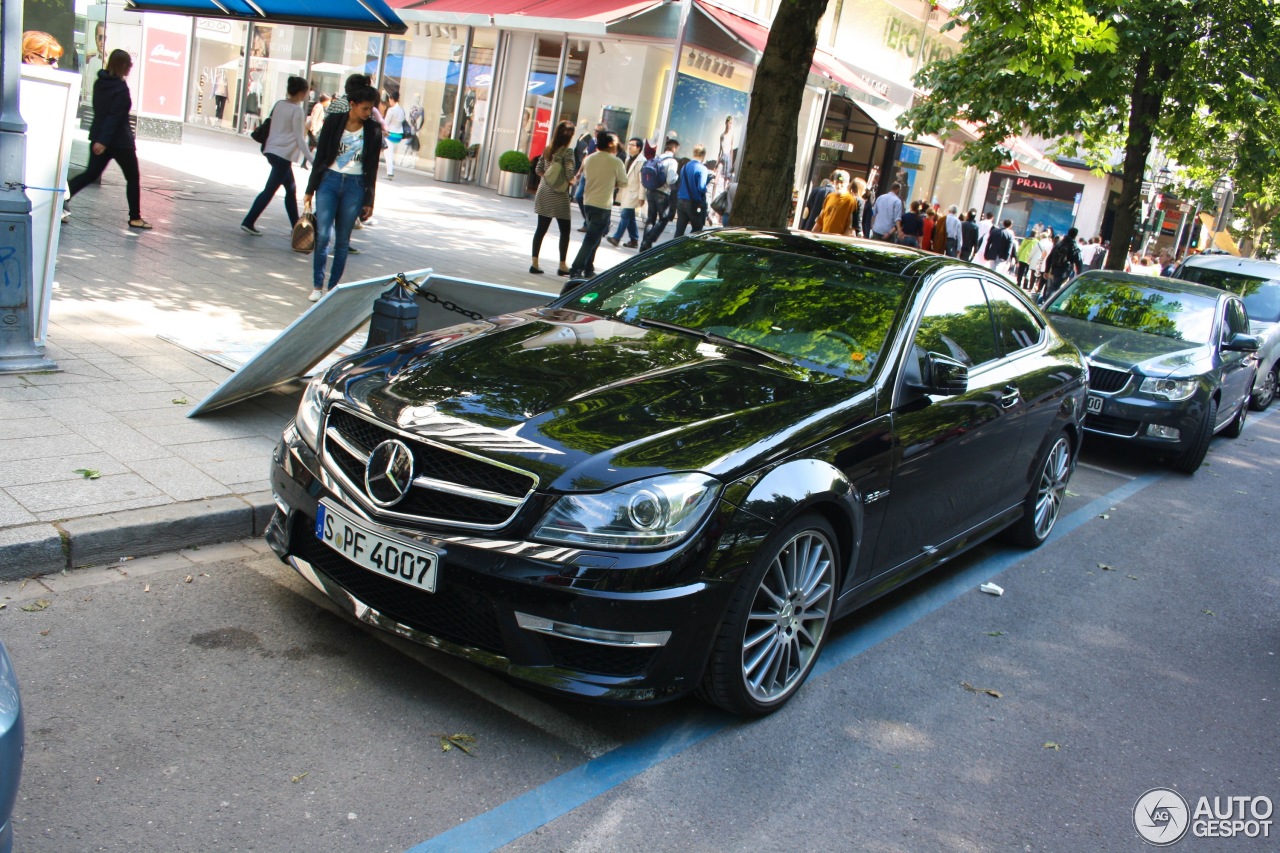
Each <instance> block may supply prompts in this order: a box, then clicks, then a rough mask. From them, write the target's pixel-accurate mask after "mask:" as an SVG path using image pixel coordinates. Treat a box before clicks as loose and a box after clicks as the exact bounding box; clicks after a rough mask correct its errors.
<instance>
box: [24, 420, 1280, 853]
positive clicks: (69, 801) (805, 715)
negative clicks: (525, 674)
mask: <svg viewBox="0 0 1280 853" xmlns="http://www.w3.org/2000/svg"><path fill="white" fill-rule="evenodd" d="M1278 450H1280V417H1268V418H1257V419H1254V420H1252V421H1251V423H1250V426H1249V429H1248V430H1247V431H1246V433H1245V436H1244V437H1243V438H1241V439H1238V440H1236V441H1230V440H1226V439H1221V438H1220V439H1217V440H1215V442H1214V445H1213V449H1212V452H1211V455H1210V457H1209V463H1208V464H1207V466H1206V467H1205V468H1203V469H1202V470H1201V471H1200V472H1199V473H1198V474H1196V475H1195V476H1194V477H1185V476H1181V475H1177V474H1171V473H1166V472H1165V470H1164V469H1162V468H1161V467H1160V466H1158V465H1155V464H1152V462H1151V461H1150V460H1146V459H1142V458H1137V457H1134V456H1133V455H1132V454H1130V453H1128V452H1126V451H1125V450H1123V449H1116V448H1107V447H1103V446H1101V445H1100V444H1099V443H1098V442H1094V443H1092V446H1091V447H1089V448H1087V449H1086V453H1085V455H1084V458H1083V463H1082V465H1081V467H1080V468H1079V470H1078V471H1077V474H1076V477H1075V479H1074V481H1073V483H1072V486H1071V492H1072V494H1071V496H1070V500H1069V503H1068V506H1067V511H1068V513H1070V514H1069V515H1068V516H1066V517H1064V519H1063V521H1062V522H1060V524H1059V527H1060V530H1059V531H1058V532H1056V533H1055V537H1056V538H1055V539H1054V540H1052V541H1051V542H1049V543H1048V544H1047V545H1045V546H1044V547H1042V548H1041V549H1039V550H1037V551H1034V552H1023V551H1013V550H1009V549H1007V548H1005V547H1004V546H1001V545H992V546H989V547H985V548H982V549H980V550H979V551H977V552H975V553H973V554H971V555H967V556H966V557H964V558H962V559H960V560H957V561H955V562H954V563H953V564H952V565H950V566H947V567H944V568H943V569H940V570H938V571H936V572H934V573H933V574H932V575H931V576H930V577H928V578H926V579H923V580H922V581H921V582H917V583H915V584H912V585H911V586H909V587H908V588H907V589H905V590H902V591H899V592H898V593H895V594H894V595H892V596H890V597H889V598H887V599H885V600H883V601H881V602H879V603H877V604H876V605H873V606H872V607H871V608H868V609H866V610H864V611H862V612H861V613H860V614H857V615H855V616H854V617H851V618H850V619H847V620H845V621H844V622H843V623H841V625H840V626H838V628H837V631H836V633H835V635H834V636H833V638H832V642H831V644H830V645H829V646H828V648H827V649H826V651H825V652H824V658H823V661H822V662H821V664H820V665H821V670H820V671H818V672H817V673H815V676H814V677H813V678H812V679H811V680H810V682H809V683H808V684H807V685H806V686H805V688H804V690H803V691H802V692H801V694H800V695H799V696H798V697H797V698H796V700H795V701H793V702H792V703H791V704H790V705H789V706H788V707H787V708H786V709H784V710H783V711H782V712H779V713H777V714H775V715H773V716H772V717H769V718H767V719H764V720H761V721H757V722H751V723H744V722H741V721H737V720H734V719H731V718H728V717H726V716H724V715H721V714H719V713H718V712H713V711H711V710H709V709H707V708H706V707H704V706H703V705H701V704H700V703H699V702H697V701H696V700H692V699H690V700H685V701H679V702H675V703H672V704H669V705H664V706H660V707H656V708H648V709H618V708H607V707H599V706H591V705H583V704H578V703H576V702H571V701H566V700H560V699H557V698H552V697H547V696H544V695H541V694H538V693H535V692H532V691H528V690H525V689H523V688H521V687H518V686H515V685H512V684H510V683H508V682H506V681H504V680H502V679H499V678H495V677H493V676H490V675H488V674H486V673H484V672H481V671H480V670H478V669H476V668H474V667H471V666H469V665H466V664H462V663H459V662H456V661H453V660H452V659H448V658H445V657H443V656H441V655H438V654H436V653H434V652H430V651H426V650H420V649H415V648H411V647H409V646H407V645H404V644H401V643H399V642H398V641H394V640H389V639H387V638H384V637H380V636H376V635H374V634H372V633H370V632H369V631H367V630H365V629H364V628H362V627H359V626H355V625H353V624H351V623H349V622H348V621H346V620H344V619H343V618H340V617H338V616H336V615H334V614H333V613H331V612H330V611H329V610H327V609H326V608H325V606H324V605H323V604H322V603H321V600H320V599H319V598H318V596H316V595H313V594H312V593H311V592H310V588H309V587H308V586H307V585H306V584H305V583H304V582H303V581H301V580H300V579H299V578H297V576H296V575H294V573H293V572H292V571H291V570H289V569H288V568H287V567H285V566H283V565H282V564H280V563H279V562H278V561H276V560H275V558H274V557H273V556H271V555H270V554H264V553H260V552H255V551H254V550H252V549H253V548H261V547H262V546H261V545H260V543H247V544H239V545H234V546H227V547H222V548H217V549H205V550H204V551H200V552H195V551H193V552H189V553H183V554H173V555H166V556H164V557H159V558H151V559H147V560H137V561H132V562H129V563H124V564H121V565H120V566H119V567H111V568H106V569H94V570H83V571H79V572H75V573H72V574H69V575H65V576H62V577H54V578H52V579H50V580H49V583H48V587H51V589H50V588H46V586H44V585H40V584H38V583H36V582H27V583H26V584H25V586H23V585H20V584H3V585H0V603H3V604H5V605H6V606H5V607H4V608H3V609H0V636H3V638H4V641H5V643H6V644H7V645H8V647H9V650H10V652H11V654H12V656H13V658H14V662H15V665H16V667H17V670H18V674H19V677H20V679H21V682H22V690H23V698H24V700H25V705H26V713H27V726H28V746H27V758H26V765H25V769H24V774H23V782H22V788H21V792H20V798H19V802H18V805H17V809H16V814H15V837H16V849H17V850H19V851H22V853H35V852H36V851H58V853H63V851H79V850H111V851H208V850H218V851H238V850H260V851H292V850H307V851H317V850H324V851H347V850H351V851H376V850H389V851H403V850H410V849H414V850H422V851H427V850H458V851H469V850H490V849H508V850H518V851H597V850H608V851H666V850H671V851H676V850H680V851H685V850H695V851H702V850H706V851H737V850H742V851H757V850H764V849H794V850H859V851H886V852H887V851H903V853H907V852H908V851H910V853H917V851H935V850H936V851H986V850H990V851H1010V850H1022V851H1067V853H1076V851H1110V850H1140V849H1145V848H1146V845H1144V843H1143V842H1142V840H1141V839H1140V838H1139V836H1138V833H1137V832H1136V830H1135V828H1134V825H1133V810H1134V806H1135V802H1136V801H1137V800H1138V798H1139V797H1140V796H1141V795H1142V794H1143V793H1144V792H1146V791H1148V790H1149V789H1151V788H1155V787H1168V788H1172V789H1174V790H1176V791H1178V792H1180V793H1181V794H1182V795H1183V796H1184V797H1185V798H1186V799H1187V801H1188V802H1189V803H1190V806H1191V808H1192V809H1194V808H1195V806H1196V803H1197V801H1198V798H1199V797H1201V796H1207V797H1209V798H1210V802H1212V798H1213V797H1219V798H1226V797H1230V796H1245V797H1256V796H1267V797H1269V798H1270V799H1271V800H1272V801H1276V800H1280V759H1278V758H1277V756H1278V755H1280V725H1277V723H1278V722H1280V721H1278V720H1277V706H1278V705H1280V691H1278V690H1277V680H1278V675H1280V658H1278V657H1277V655H1278V654H1280V623H1278V621H1277V614H1278V612H1280V608H1278V607H1277V604H1278V603H1280V578H1278V577H1277V572H1276V565H1277V559H1276V551H1277V544H1280V534H1277V531H1276V518H1277V509H1276V507H1277V501H1276V497H1277V495H1276V492H1275V489H1276V487H1275V485H1274V477H1273V472H1274V460H1275V458H1276V455H1277V451H1278ZM989 578H993V579H994V580H995V582H996V583H998V584H1000V585H1001V586H1002V587H1004V590H1005V594H1004V595H1003V596H1001V597H993V596H990V595H985V594H982V593H980V592H979V591H978V589H977V587H978V585H979V584H980V583H981V582H983V581H985V580H987V579H989ZM41 601H43V602H48V604H47V606H45V607H44V609H39V610H30V611H29V610H26V609H24V608H25V607H32V606H39V605H38V603H39V602H41ZM995 694H999V695H998V696H997V695H995ZM459 735H463V736H466V737H455V738H454V741H453V743H457V744H460V745H461V746H466V747H467V748H469V749H470V750H471V753H470V754H468V753H466V752H464V751H463V749H461V747H460V746H453V745H452V744H451V743H450V741H449V740H448V738H449V737H451V736H459ZM442 738H443V740H442ZM467 738H474V740H469V739H467ZM446 744H448V745H450V746H451V748H450V749H448V750H447V751H446V750H444V749H443V748H442V746H443V745H446ZM1259 802H1261V801H1259ZM1274 820H1275V821H1276V823H1277V824H1278V826H1276V827H1272V828H1271V830H1272V831H1271V837H1270V838H1266V839H1263V838H1256V839H1249V838H1244V837H1237V838H1219V839H1203V838H1193V837H1190V836H1188V837H1187V838H1185V839H1183V840H1182V841H1180V842H1178V843H1177V844H1176V845H1175V846H1174V848H1173V849H1186V850H1223V851H1232V850H1250V851H1252V850H1274V849H1277V848H1280V842H1278V841H1277V840H1276V837H1277V834H1280V815H1277V816H1275V818H1274ZM445 833H448V834H445Z"/></svg>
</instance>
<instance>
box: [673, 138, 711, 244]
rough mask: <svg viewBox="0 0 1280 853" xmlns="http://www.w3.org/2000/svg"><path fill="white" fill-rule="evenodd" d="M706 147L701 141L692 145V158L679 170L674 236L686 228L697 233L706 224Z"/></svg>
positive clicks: (709, 179)
mask: <svg viewBox="0 0 1280 853" xmlns="http://www.w3.org/2000/svg"><path fill="white" fill-rule="evenodd" d="M706 159H707V148H706V146H705V145H703V144H702V143H701V142H699V143H698V144H697V145H695V146H693V159H692V160H690V161H689V162H688V163H686V164H685V166H684V168H683V169H682V170H681V171H680V188H679V189H678V190H677V191H676V236H677V237H683V236H684V232H685V229H686V228H690V227H692V229H693V233H694V234H697V233H698V232H699V231H701V230H702V228H703V226H705V225H706V224H707V185H708V184H709V183H710V182H711V171H710V170H709V169H708V168H707V167H706V166H705V165H704V164H703V161H704V160H706Z"/></svg>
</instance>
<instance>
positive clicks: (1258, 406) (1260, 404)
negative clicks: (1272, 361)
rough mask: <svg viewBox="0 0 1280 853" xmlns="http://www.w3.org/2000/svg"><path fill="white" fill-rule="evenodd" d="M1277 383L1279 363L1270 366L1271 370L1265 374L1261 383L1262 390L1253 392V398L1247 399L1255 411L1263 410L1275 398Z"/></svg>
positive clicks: (1278, 379)
mask: <svg viewBox="0 0 1280 853" xmlns="http://www.w3.org/2000/svg"><path fill="white" fill-rule="evenodd" d="M1277 384H1280V364H1277V365H1276V366H1275V367H1272V368H1271V372H1270V373H1268V374H1267V375H1266V377H1265V381H1264V382H1263V383H1262V390H1261V391H1259V392H1258V393H1257V394H1254V395H1253V399H1251V400H1250V401H1249V405H1250V406H1252V407H1253V410H1254V411H1255V412H1265V411H1266V410H1267V407H1268V406H1270V405H1271V403H1272V401H1274V400H1275V398H1276V385H1277Z"/></svg>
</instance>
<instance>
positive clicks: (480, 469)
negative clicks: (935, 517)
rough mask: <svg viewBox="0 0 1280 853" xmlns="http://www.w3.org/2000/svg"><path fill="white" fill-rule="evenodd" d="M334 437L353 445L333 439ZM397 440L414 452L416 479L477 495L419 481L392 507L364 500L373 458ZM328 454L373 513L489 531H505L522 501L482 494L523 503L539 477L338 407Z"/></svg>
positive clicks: (328, 461)
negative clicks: (384, 445)
mask: <svg viewBox="0 0 1280 853" xmlns="http://www.w3.org/2000/svg"><path fill="white" fill-rule="evenodd" d="M331 433H332V434H336V436H338V437H340V438H341V439H342V441H343V442H345V443H346V444H347V445H348V446H349V447H344V446H343V445H342V443H341V442H339V441H337V440H330V435H331ZM393 438H394V439H399V440H400V441H403V442H404V443H405V444H406V445H407V446H408V447H409V449H410V450H411V451H412V452H413V476H414V477H415V478H421V477H426V478H430V479H432V480H439V481H442V482H444V483H450V484H453V485H456V486H459V487H462V488H463V489H466V490H470V491H472V492H475V493H473V494H455V493H454V492H452V491H443V490H441V489H439V488H435V487H433V486H432V485H430V484H427V483H422V482H415V483H414V485H413V487H412V488H411V489H409V492H408V494H406V495H405V497H404V498H403V499H402V500H401V501H400V502H399V503H397V504H395V505H394V506H393V507H391V508H389V509H384V508H381V507H378V506H376V505H374V504H371V503H369V502H368V501H367V500H363V499H364V498H366V497H367V495H366V492H365V488H364V477H365V465H366V462H367V460H368V457H369V454H370V453H372V452H373V450H374V448H376V447H377V446H378V445H379V444H381V443H382V442H384V441H387V440H388V439H393ZM353 451H355V452H353ZM324 456H325V460H326V464H327V467H328V468H329V470H330V472H331V473H333V474H335V475H337V476H338V477H339V478H340V479H341V480H343V481H344V483H345V484H346V485H347V486H348V487H349V488H350V489H352V490H353V491H354V492H355V494H356V496H357V497H360V498H361V499H362V501H363V502H364V503H365V506H366V508H367V509H368V510H369V511H370V512H372V513H373V514H374V515H375V516H382V517H386V518H390V519H395V520H398V521H408V522H441V523H444V524H455V525H460V526H465V527H481V528H487V529H494V528H498V527H502V526H503V525H505V524H507V523H508V522H509V521H510V520H511V519H512V518H513V517H514V516H515V514H516V512H518V511H519V509H520V506H522V505H523V503H521V504H515V503H512V502H510V501H508V502H500V501H497V500H494V499H493V498H492V497H487V496H485V495H483V494H479V492H488V493H491V495H501V496H503V497H506V498H510V499H513V500H518V501H521V502H523V501H524V500H526V499H527V498H528V496H529V495H530V494H532V492H533V489H534V487H536V486H537V478H536V477H534V475H532V474H529V473H526V472H523V471H516V470H513V469H511V468H507V467H504V466H501V465H498V464H496V463H493V462H489V461H486V460H484V459H481V458H478V457H476V456H473V455H470V454H466V453H462V452H459V451H455V450H452V449H449V448H447V447H443V446H441V445H438V444H435V443H432V442H428V441H425V440H423V439H420V438H416V437H414V436H413V435H410V434H408V433H402V432H397V431H395V430H392V429H389V428H387V427H385V426H382V425H381V424H377V423H374V422H373V421H370V420H367V419H365V418H363V417H359V416H357V415H355V414H352V413H351V412H349V411H347V410H345V409H342V408H339V407H336V406H335V407H334V408H333V409H331V410H330V412H329V417H328V420H327V422H326V424H325V442H324Z"/></svg>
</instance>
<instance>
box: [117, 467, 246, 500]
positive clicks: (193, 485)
mask: <svg viewBox="0 0 1280 853" xmlns="http://www.w3.org/2000/svg"><path fill="white" fill-rule="evenodd" d="M130 467H132V468H133V470H134V471H136V472H138V474H140V475H141V476H143V477H145V478H146V480H147V482H149V483H151V484H152V485H153V486H155V487H156V488H157V489H160V490H161V491H162V492H164V493H165V494H167V495H168V496H169V497H171V498H173V499H174V500H178V501H189V500H196V499H197V498H209V497H218V496H221V495H225V494H227V493H228V492H229V489H228V487H227V485H226V484H225V483H222V482H219V481H218V480H215V479H213V478H212V477H210V476H208V475H207V474H205V473H204V472H203V471H201V470H200V469H199V468H197V467H196V466H195V465H193V464H191V463H190V462H188V461H187V460H185V459H182V458H180V457H177V456H173V457H169V458H167V459H147V460H139V461H137V462H132V463H130Z"/></svg>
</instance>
